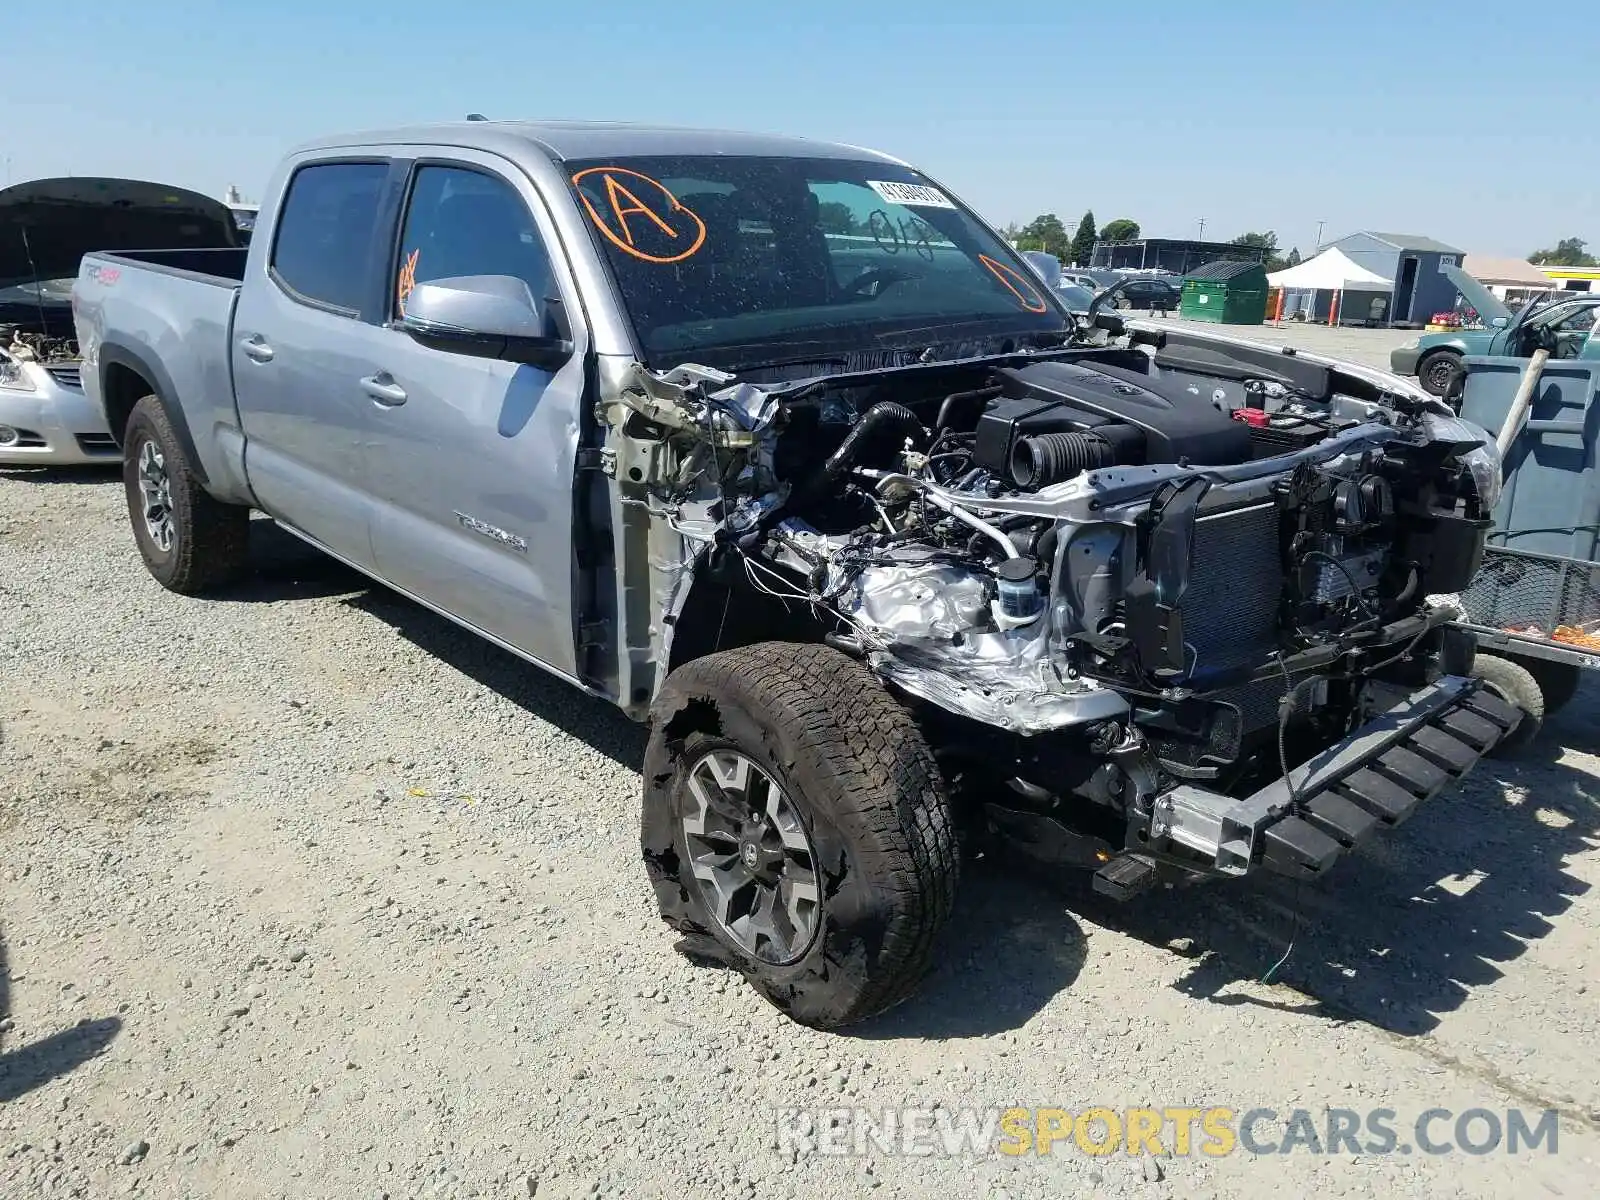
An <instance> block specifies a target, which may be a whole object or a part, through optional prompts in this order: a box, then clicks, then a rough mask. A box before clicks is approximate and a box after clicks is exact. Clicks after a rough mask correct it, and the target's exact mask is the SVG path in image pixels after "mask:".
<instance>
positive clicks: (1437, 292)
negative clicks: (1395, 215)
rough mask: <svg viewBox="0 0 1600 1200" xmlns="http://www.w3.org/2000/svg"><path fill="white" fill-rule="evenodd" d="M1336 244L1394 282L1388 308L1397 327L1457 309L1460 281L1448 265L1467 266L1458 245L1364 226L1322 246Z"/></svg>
mask: <svg viewBox="0 0 1600 1200" xmlns="http://www.w3.org/2000/svg"><path fill="white" fill-rule="evenodd" d="M1329 247H1333V248H1335V249H1338V250H1339V251H1341V252H1342V253H1343V254H1344V255H1345V256H1346V257H1348V258H1349V259H1351V261H1353V262H1355V263H1356V264H1358V265H1359V266H1362V267H1365V268H1366V269H1367V270H1369V271H1371V272H1372V273H1373V274H1375V275H1381V276H1382V277H1383V278H1385V279H1388V280H1391V281H1392V283H1393V291H1392V293H1391V297H1392V298H1391V300H1390V303H1389V306H1388V320H1389V323H1390V324H1392V325H1401V326H1422V325H1426V324H1427V323H1428V318H1429V317H1431V316H1432V315H1433V314H1434V313H1437V312H1446V311H1448V310H1450V309H1451V308H1453V307H1455V302H1456V285H1455V284H1453V283H1451V282H1450V277H1449V276H1448V275H1446V274H1444V271H1443V268H1444V267H1456V266H1460V265H1461V260H1462V259H1463V258H1464V257H1466V256H1465V254H1464V253H1463V252H1462V251H1461V250H1459V249H1457V248H1456V247H1455V246H1450V245H1446V244H1445V243H1444V242H1441V241H1437V240H1435V239H1434V238H1430V237H1422V236H1420V235H1418V234H1411V233H1378V232H1375V231H1372V230H1363V231H1362V232H1359V233H1350V234H1346V235H1345V236H1344V237H1342V238H1339V239H1337V240H1336V241H1332V242H1329V243H1328V244H1327V245H1325V246H1322V247H1319V248H1320V249H1322V250H1326V249H1328V248H1329Z"/></svg>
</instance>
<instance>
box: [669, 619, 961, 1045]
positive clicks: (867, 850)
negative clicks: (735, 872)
mask: <svg viewBox="0 0 1600 1200" xmlns="http://www.w3.org/2000/svg"><path fill="white" fill-rule="evenodd" d="M710 745H717V746H729V747H733V748H736V749H737V750H739V751H740V752H742V753H743V754H745V755H747V756H748V757H749V758H750V759H751V760H752V761H753V762H755V763H757V764H758V765H759V766H761V767H762V768H763V769H764V770H766V771H767V772H769V773H770V774H771V775H772V777H773V778H774V780H775V781H777V782H778V783H779V785H780V786H781V787H783V788H784V789H785V791H786V792H787V794H788V796H789V797H790V799H791V800H792V801H793V802H794V803H795V806H796V808H797V809H798V810H799V811H800V814H801V817H802V820H803V821H804V823H805V825H806V828H807V832H808V833H809V835H810V837H811V840H812V842H813V844H814V846H815V849H816V852H817V863H818V878H819V881H820V882H822V883H823V885H824V886H823V889H822V891H823V901H822V906H821V918H820V921H819V923H818V928H817V932H816V934H815V936H814V937H813V939H812V941H811V943H810V947H809V949H808V950H807V951H806V952H805V953H804V956H803V957H801V958H799V959H798V960H797V961H794V962H792V963H790V964H788V965H774V964H771V963H768V962H764V961H760V960H758V959H756V958H753V957H751V956H750V955H748V954H746V953H745V952H744V951H743V950H741V948H740V947H739V946H738V945H737V943H736V942H735V941H734V940H733V939H732V938H731V937H729V936H727V934H726V933H725V932H724V930H723V929H722V927H721V926H720V924H719V922H718V921H717V919H716V918H715V917H714V916H713V915H712V914H711V912H710V911H709V909H708V908H707V907H706V904H705V902H704V900H703V899H702V896H701V891H700V888H699V887H698V886H697V885H696V883H695V881H694V879H693V877H692V874H691V872H690V870H689V864H688V852H687V849H686V845H685V841H684V835H683V832H682V815H683V813H684V811H685V803H686V801H685V793H686V776H687V772H688V771H689V769H690V767H691V766H692V764H693V763H694V762H695V761H696V760H697V758H698V757H699V755H700V753H702V752H703V750H704V748H705V747H707V746H710ZM642 834H643V839H642V840H643V851H644V858H645V864H646V868H647V870H648V873H649V876H650V881H651V883H652V885H653V887H654V889H655V893H656V899H657V902H658V904H659V906H660V909H661V916H662V918H663V919H664V920H665V921H666V922H667V923H668V924H669V925H671V926H672V927H673V928H675V929H677V930H679V931H681V932H683V933H684V934H685V935H687V936H686V939H685V942H684V944H683V945H682V946H681V947H680V948H681V949H683V950H684V951H685V953H687V954H689V955H690V956H691V957H694V958H696V959H699V960H702V961H707V960H709V961H715V962H720V963H724V964H726V965H728V966H730V967H732V968H734V969H736V970H738V971H739V972H740V973H741V974H743V975H744V976H745V977H746V979H747V980H748V981H749V982H750V983H751V984H752V985H753V986H754V987H755V988H756V989H757V990H758V991H759V992H760V993H761V994H762V995H763V996H765V997H766V999H768V1000H769V1001H770V1002H771V1003H772V1004H774V1005H775V1006H777V1007H778V1008H779V1009H781V1010H782V1011H783V1012H785V1013H786V1014H788V1015H789V1016H790V1017H792V1018H793V1019H794V1020H796V1021H798V1022H800V1023H802V1024H805V1025H810V1026H812V1027H815V1028H819V1029H829V1028H836V1027H838V1026H842V1025H847V1024H850V1023H852V1022H855V1021H860V1020H862V1019H864V1018H866V1017H870V1016H873V1015H875V1014H877V1013H881V1012H883V1011H884V1010H886V1009H888V1008H891V1007H893V1006H894V1005H896V1004H898V1003H900V1002H901V1001H902V1000H904V999H906V997H908V996H909V995H911V994H912V992H913V991H915V990H916V988H917V985H918V984H919V983H920V981H921V979H922V977H923V975H924V974H925V973H926V971H927V969H928V966H929V965H930V963H931V961H932V958H933V951H934V944H935V941H936V939H937V936H938V934H939V931H940V929H941V928H942V926H943V925H944V923H945V921H946V919H947V918H948V917H949V915H950V911H951V908H952V906H953V904H954V899H955V892H956V886H957V882H958V877H959V873H960V862H959V851H958V847H957V841H956V831H955V828H954V824H953V822H952V819H951V812H950V804H949V800H948V798H947V795H946V792H945V786H944V781H943V779H942V777H941V775H940V772H939V768H938V765H937V764H936V763H935V761H934V758H933V754H932V753H931V752H930V750H929V749H928V745H927V742H926V741H925V740H924V738H923V736H922V732H921V730H920V729H919V728H918V727H917V724H916V722H915V721H914V720H913V718H912V716H911V714H910V713H909V712H908V711H907V710H906V708H905V707H904V706H902V705H901V704H900V703H899V701H897V700H896V699H895V697H894V696H893V695H891V694H890V693H889V692H888V691H887V690H886V689H885V688H884V686H883V685H882V684H881V683H880V682H879V681H878V679H877V677H876V676H874V675H873V674H872V673H871V672H870V671H869V670H868V669H867V668H866V667H865V666H863V665H862V664H861V663H859V662H857V661H856V660H854V659H851V658H849V657H847V656H846V655H844V654H842V653H840V652H839V651H836V650H833V649H830V648H828V647H826V646H816V645H799V644H793V643H786V642H766V643H761V644H758V645H753V646H747V647H743V648H741V649H737V650H729V651H725V652H722V653H718V654H712V655H708V656H707V657H705V658H702V659H698V660H696V661H694V662H691V663H688V664H686V665H684V666H683V667H680V668H679V669H678V670H676V671H674V672H673V673H672V674H671V675H670V676H669V677H668V678H667V680H666V682H665V684H664V685H663V687H662V690H661V694H660V696H659V697H658V699H657V701H656V704H655V706H654V708H653V710H652V715H651V732H650V740H649V746H648V748H647V750H646V752H645V771H644V811H643V830H642Z"/></svg>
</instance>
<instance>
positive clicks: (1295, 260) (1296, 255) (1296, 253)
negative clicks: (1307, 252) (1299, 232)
mask: <svg viewBox="0 0 1600 1200" xmlns="http://www.w3.org/2000/svg"><path fill="white" fill-rule="evenodd" d="M1304 261H1305V260H1304V259H1302V258H1301V257H1300V247H1299V246H1294V247H1291V248H1290V250H1289V257H1288V258H1286V259H1284V262H1285V263H1286V264H1287V265H1288V266H1291V267H1298V266H1299V265H1300V264H1301V263H1302V262H1304Z"/></svg>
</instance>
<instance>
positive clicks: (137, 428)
mask: <svg viewBox="0 0 1600 1200" xmlns="http://www.w3.org/2000/svg"><path fill="white" fill-rule="evenodd" d="M122 482H123V486H124V489H125V490H126V492H127V495H128V519H129V520H130V521H131V522H132V524H133V536H134V540H135V541H136V542H137V543H138V546H139V554H140V556H141V557H142V558H143V559H144V565H145V566H146V567H148V568H149V570H150V574H152V575H154V576H155V578H156V582H158V583H159V584H161V586H162V587H164V588H167V589H169V590H170V591H174V592H180V593H182V594H184V595H188V596H192V595H197V594H198V593H201V592H204V591H208V590H210V589H211V588H215V587H219V586H221V585H223V584H226V583H230V582H232V581H233V580H235V579H237V578H238V577H239V576H240V575H242V574H243V573H244V569H245V566H246V564H247V560H248V556H249V537H250V510H249V509H248V508H245V507H243V506H241V505H237V504H224V503H223V502H222V501H220V500H217V499H215V498H213V497H212V496H211V495H210V494H209V493H208V492H207V491H206V490H205V488H204V487H203V486H202V485H201V483H200V480H199V478H198V476H197V475H196V474H195V470H194V464H193V463H192V462H191V461H190V459H189V454H188V452H187V451H186V450H185V449H184V444H183V441H182V439H180V438H179V437H178V435H177V433H176V431H175V430H174V429H173V428H172V422H171V421H169V420H168V419H167V414H166V410H165V409H163V408H162V407H161V402H160V401H159V400H158V399H156V397H154V396H146V397H144V399H142V400H140V401H139V402H138V403H137V404H135V405H134V406H133V412H132V413H130V414H129V415H128V425H127V428H126V430H125V431H124V433H123V437H122Z"/></svg>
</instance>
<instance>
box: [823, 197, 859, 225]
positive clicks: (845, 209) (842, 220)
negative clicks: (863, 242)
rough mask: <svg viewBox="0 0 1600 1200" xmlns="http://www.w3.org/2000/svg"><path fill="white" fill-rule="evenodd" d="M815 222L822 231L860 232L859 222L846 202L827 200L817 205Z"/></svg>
mask: <svg viewBox="0 0 1600 1200" xmlns="http://www.w3.org/2000/svg"><path fill="white" fill-rule="evenodd" d="M817 224H818V225H819V226H820V227H821V228H822V232H823V233H860V232H861V224H860V222H858V221H857V220H856V218H855V214H854V213H852V212H851V211H850V206H849V205H848V204H841V203H840V202H839V201H837V200H827V201H824V202H823V203H822V204H819V205H818V206H817Z"/></svg>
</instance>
